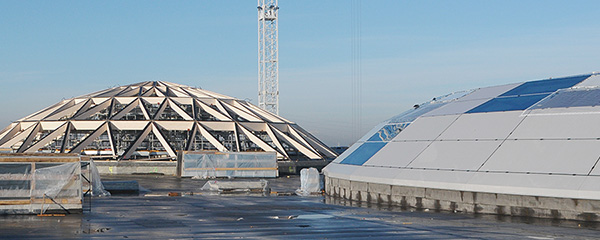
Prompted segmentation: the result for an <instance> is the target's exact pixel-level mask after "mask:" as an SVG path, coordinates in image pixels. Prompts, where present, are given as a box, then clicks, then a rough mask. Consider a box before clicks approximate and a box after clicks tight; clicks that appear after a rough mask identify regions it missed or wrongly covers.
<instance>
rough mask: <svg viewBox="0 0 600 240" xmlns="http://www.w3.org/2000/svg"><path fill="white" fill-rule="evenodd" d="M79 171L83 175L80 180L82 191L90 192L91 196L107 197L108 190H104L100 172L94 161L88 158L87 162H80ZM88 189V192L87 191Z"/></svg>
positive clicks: (108, 194)
mask: <svg viewBox="0 0 600 240" xmlns="http://www.w3.org/2000/svg"><path fill="white" fill-rule="evenodd" d="M81 173H82V176H83V177H84V179H83V181H82V185H83V189H84V190H83V191H84V193H87V194H91V196H93V197H108V196H110V192H108V191H106V189H105V188H104V184H102V179H101V178H100V173H99V172H98V168H97V167H96V163H94V161H92V160H90V161H89V162H83V161H82V164H81ZM88 191H89V192H88Z"/></svg>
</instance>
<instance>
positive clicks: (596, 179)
mask: <svg viewBox="0 0 600 240" xmlns="http://www.w3.org/2000/svg"><path fill="white" fill-rule="evenodd" d="M597 169H598V168H596V169H594V171H593V172H596V174H598V171H597ZM593 172H592V174H594V173H593ZM579 190H580V191H594V192H596V194H599V193H600V176H588V177H585V180H584V181H583V183H582V184H581V187H579Z"/></svg>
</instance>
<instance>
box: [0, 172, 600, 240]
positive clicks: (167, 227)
mask: <svg viewBox="0 0 600 240" xmlns="http://www.w3.org/2000/svg"><path fill="white" fill-rule="evenodd" d="M105 179H106V178H105ZM132 179H135V180H138V181H139V183H140V185H141V186H142V187H144V188H146V189H149V190H151V192H148V193H146V194H142V195H139V196H112V197H106V198H94V199H93V202H92V209H91V212H84V214H73V215H68V216H65V217H38V216H0V238H4V239H17V238H22V239H81V238H83V239H87V238H102V239H183V238H188V239H201V238H206V239H234V238H249V239H339V238H355V239H365V238H374V239H590V238H596V237H598V236H600V231H598V230H595V229H596V228H597V226H595V225H588V224H582V223H578V222H567V221H565V222H551V221H545V220H539V219H538V220H531V219H529V220H526V221H523V219H521V218H507V217H505V218H497V217H495V216H473V215H467V214H452V213H435V212H416V211H402V210H400V209H399V208H395V207H391V206H377V205H369V204H359V203H356V202H349V201H342V200H337V199H333V198H329V197H325V196H309V197H300V196H287V195H288V194H281V193H282V192H283V193H289V192H292V191H293V190H294V189H296V188H298V187H299V185H300V180H299V177H297V176H293V177H290V178H278V179H270V180H269V183H270V185H271V188H272V191H275V192H278V193H279V194H271V195H269V196H262V195H248V194H227V195H213V194H208V193H206V192H204V193H203V192H200V190H199V188H200V187H201V186H202V185H204V181H202V180H193V179H177V178H175V177H167V176H118V177H114V176H112V177H109V180H132ZM168 192H181V193H183V196H180V197H169V196H167V193H168ZM190 192H193V194H194V195H190Z"/></svg>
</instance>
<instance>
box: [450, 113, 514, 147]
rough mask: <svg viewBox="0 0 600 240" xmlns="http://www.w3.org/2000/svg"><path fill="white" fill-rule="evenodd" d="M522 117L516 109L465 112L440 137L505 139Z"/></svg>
mask: <svg viewBox="0 0 600 240" xmlns="http://www.w3.org/2000/svg"><path fill="white" fill-rule="evenodd" d="M522 119H523V117H521V112H515V111H511V112H490V113H474V114H463V115H461V116H460V117H459V118H458V119H457V120H456V121H455V122H454V123H453V124H452V125H451V126H450V127H449V128H448V129H447V130H446V131H444V133H443V134H442V135H441V136H440V137H439V139H492V140H495V139H505V138H506V137H507V136H508V135H509V134H510V132H511V131H513V130H514V129H515V127H517V125H518V124H519V122H520V121H521V120H522Z"/></svg>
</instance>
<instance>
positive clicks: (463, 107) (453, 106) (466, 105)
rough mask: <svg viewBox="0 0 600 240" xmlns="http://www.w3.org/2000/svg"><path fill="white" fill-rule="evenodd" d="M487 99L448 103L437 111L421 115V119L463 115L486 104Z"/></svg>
mask: <svg viewBox="0 0 600 240" xmlns="http://www.w3.org/2000/svg"><path fill="white" fill-rule="evenodd" d="M488 100H489V99H475V100H469V101H455V102H451V103H448V104H446V105H444V106H441V107H439V108H437V109H434V110H433V111H431V112H428V113H426V114H423V117H428V116H439V115H452V114H463V113H465V112H467V111H469V110H471V109H473V108H474V107H477V106H479V105H481V104H483V103H485V102H487V101H488Z"/></svg>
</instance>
